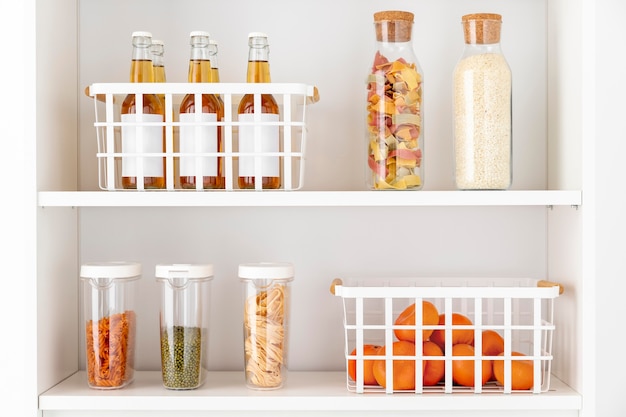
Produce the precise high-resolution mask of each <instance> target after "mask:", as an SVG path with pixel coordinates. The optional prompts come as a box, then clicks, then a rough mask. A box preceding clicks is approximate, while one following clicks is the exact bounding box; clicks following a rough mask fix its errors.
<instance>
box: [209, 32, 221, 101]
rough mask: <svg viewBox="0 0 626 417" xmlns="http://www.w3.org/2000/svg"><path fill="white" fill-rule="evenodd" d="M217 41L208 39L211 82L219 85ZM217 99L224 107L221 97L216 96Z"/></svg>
mask: <svg viewBox="0 0 626 417" xmlns="http://www.w3.org/2000/svg"><path fill="white" fill-rule="evenodd" d="M217 49H218V48H217V41H216V40H215V39H209V58H210V59H211V82H212V83H219V82H220V70H219V68H220V67H219V64H218V61H217ZM217 99H218V100H219V101H220V103H221V104H222V106H223V105H224V100H223V99H222V96H220V95H218V96H217Z"/></svg>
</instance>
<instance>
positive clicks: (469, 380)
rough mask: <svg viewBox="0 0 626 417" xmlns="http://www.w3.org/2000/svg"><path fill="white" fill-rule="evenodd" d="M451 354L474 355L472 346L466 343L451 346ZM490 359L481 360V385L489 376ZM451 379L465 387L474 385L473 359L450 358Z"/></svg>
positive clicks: (490, 370) (490, 371)
mask: <svg viewBox="0 0 626 417" xmlns="http://www.w3.org/2000/svg"><path fill="white" fill-rule="evenodd" d="M452 356H474V347H473V346H472V345H469V344H466V343H458V344H456V345H454V346H452ZM491 366H492V365H491V361H490V360H485V361H482V368H483V369H482V385H485V384H486V383H487V381H489V379H490V378H491V373H492V369H491ZM452 380H453V381H454V382H456V383H457V384H459V385H463V386H465V387H473V386H474V361H473V360H470V359H453V360H452Z"/></svg>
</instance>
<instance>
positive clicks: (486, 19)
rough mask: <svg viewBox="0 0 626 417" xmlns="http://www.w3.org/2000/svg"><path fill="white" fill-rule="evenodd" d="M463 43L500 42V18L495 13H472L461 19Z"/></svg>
mask: <svg viewBox="0 0 626 417" xmlns="http://www.w3.org/2000/svg"><path fill="white" fill-rule="evenodd" d="M461 21H462V22H463V34H464V35H465V43H473V44H490V43H499V42H500V28H501V27H502V16H501V15H499V14H496V13H474V14H467V15H465V16H463V17H462V19H461Z"/></svg>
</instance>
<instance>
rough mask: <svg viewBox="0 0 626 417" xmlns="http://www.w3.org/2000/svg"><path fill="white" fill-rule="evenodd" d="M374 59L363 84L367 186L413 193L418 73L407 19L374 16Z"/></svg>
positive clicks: (419, 156)
mask: <svg viewBox="0 0 626 417" xmlns="http://www.w3.org/2000/svg"><path fill="white" fill-rule="evenodd" d="M374 29H375V33H376V53H375V55H374V62H373V64H372V67H371V69H370V72H369V75H368V78H367V143H368V144H367V186H368V188H370V189H373V190H419V189H421V188H422V186H423V182H424V165H423V151H424V123H423V122H424V113H423V73H422V70H421V68H420V65H419V63H418V61H417V58H416V55H415V52H414V50H413V41H412V31H413V13H410V12H404V11H393V10H392V11H382V12H377V13H374Z"/></svg>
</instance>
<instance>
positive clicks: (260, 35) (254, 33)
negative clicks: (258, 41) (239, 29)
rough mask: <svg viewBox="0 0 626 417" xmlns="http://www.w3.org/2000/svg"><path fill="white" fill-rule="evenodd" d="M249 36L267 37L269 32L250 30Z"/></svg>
mask: <svg viewBox="0 0 626 417" xmlns="http://www.w3.org/2000/svg"><path fill="white" fill-rule="evenodd" d="M248 38H267V34H266V33H263V32H250V33H249V34H248Z"/></svg>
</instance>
